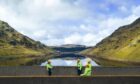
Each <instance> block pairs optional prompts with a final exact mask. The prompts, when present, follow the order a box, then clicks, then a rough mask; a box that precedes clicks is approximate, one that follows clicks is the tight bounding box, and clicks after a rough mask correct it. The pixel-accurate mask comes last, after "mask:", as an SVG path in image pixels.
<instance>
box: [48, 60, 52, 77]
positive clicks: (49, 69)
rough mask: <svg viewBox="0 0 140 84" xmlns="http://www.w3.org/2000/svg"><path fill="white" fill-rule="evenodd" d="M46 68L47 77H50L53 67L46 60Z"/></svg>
mask: <svg viewBox="0 0 140 84" xmlns="http://www.w3.org/2000/svg"><path fill="white" fill-rule="evenodd" d="M46 68H47V71H48V75H49V76H51V75H52V68H53V66H52V64H51V61H49V60H48V63H47V65H46Z"/></svg>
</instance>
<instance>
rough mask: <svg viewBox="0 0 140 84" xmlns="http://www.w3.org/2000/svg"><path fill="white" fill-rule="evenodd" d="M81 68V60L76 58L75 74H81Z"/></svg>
mask: <svg viewBox="0 0 140 84" xmlns="http://www.w3.org/2000/svg"><path fill="white" fill-rule="evenodd" d="M82 68H83V65H82V63H81V60H80V59H78V60H77V75H79V76H80V75H81V74H82Z"/></svg>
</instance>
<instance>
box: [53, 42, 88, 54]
mask: <svg viewBox="0 0 140 84" xmlns="http://www.w3.org/2000/svg"><path fill="white" fill-rule="evenodd" d="M51 48H52V49H54V50H56V51H59V52H80V51H82V50H85V49H88V48H89V47H86V46H84V45H76V44H65V45H61V46H52V47H51Z"/></svg>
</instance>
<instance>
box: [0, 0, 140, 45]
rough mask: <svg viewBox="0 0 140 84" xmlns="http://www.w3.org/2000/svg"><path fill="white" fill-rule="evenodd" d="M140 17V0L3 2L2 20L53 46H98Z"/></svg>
mask: <svg viewBox="0 0 140 84" xmlns="http://www.w3.org/2000/svg"><path fill="white" fill-rule="evenodd" d="M138 17H140V0H0V20H2V21H5V22H8V23H9V25H10V26H12V27H13V28H14V29H16V30H17V31H19V32H21V33H22V34H24V35H26V36H29V37H30V38H32V39H34V40H37V41H41V42H42V43H44V44H46V45H49V46H58V45H62V44H81V45H87V46H94V45H96V44H97V43H98V42H100V41H101V40H102V39H104V38H105V37H107V36H109V35H110V34H112V33H113V32H114V31H115V30H116V29H117V28H118V27H120V26H123V25H126V24H130V23H132V22H133V21H134V20H135V19H137V18H138Z"/></svg>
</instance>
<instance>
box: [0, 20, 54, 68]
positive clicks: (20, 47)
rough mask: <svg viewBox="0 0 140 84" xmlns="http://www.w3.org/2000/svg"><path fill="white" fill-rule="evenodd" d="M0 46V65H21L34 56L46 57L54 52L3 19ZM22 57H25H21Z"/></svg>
mask: <svg viewBox="0 0 140 84" xmlns="http://www.w3.org/2000/svg"><path fill="white" fill-rule="evenodd" d="M0 48H1V49H0V58H1V60H0V65H21V64H22V65H23V64H26V63H27V62H29V61H32V60H34V57H41V56H45V57H47V55H49V54H52V53H54V50H53V49H51V48H49V47H48V46H46V45H44V44H42V43H41V42H39V41H35V40H33V39H31V38H29V37H28V36H25V35H23V34H21V33H19V32H18V31H16V30H15V29H14V28H12V27H11V26H10V25H9V24H8V23H7V22H4V21H0ZM23 57H24V58H26V59H24V60H23V59H21V58H23ZM3 59H5V60H3ZM11 59H12V60H11ZM15 59H20V61H19V60H15ZM13 60H15V61H14V62H13ZM21 60H22V61H23V62H22V61H21ZM10 63H11V64H10Z"/></svg>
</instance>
